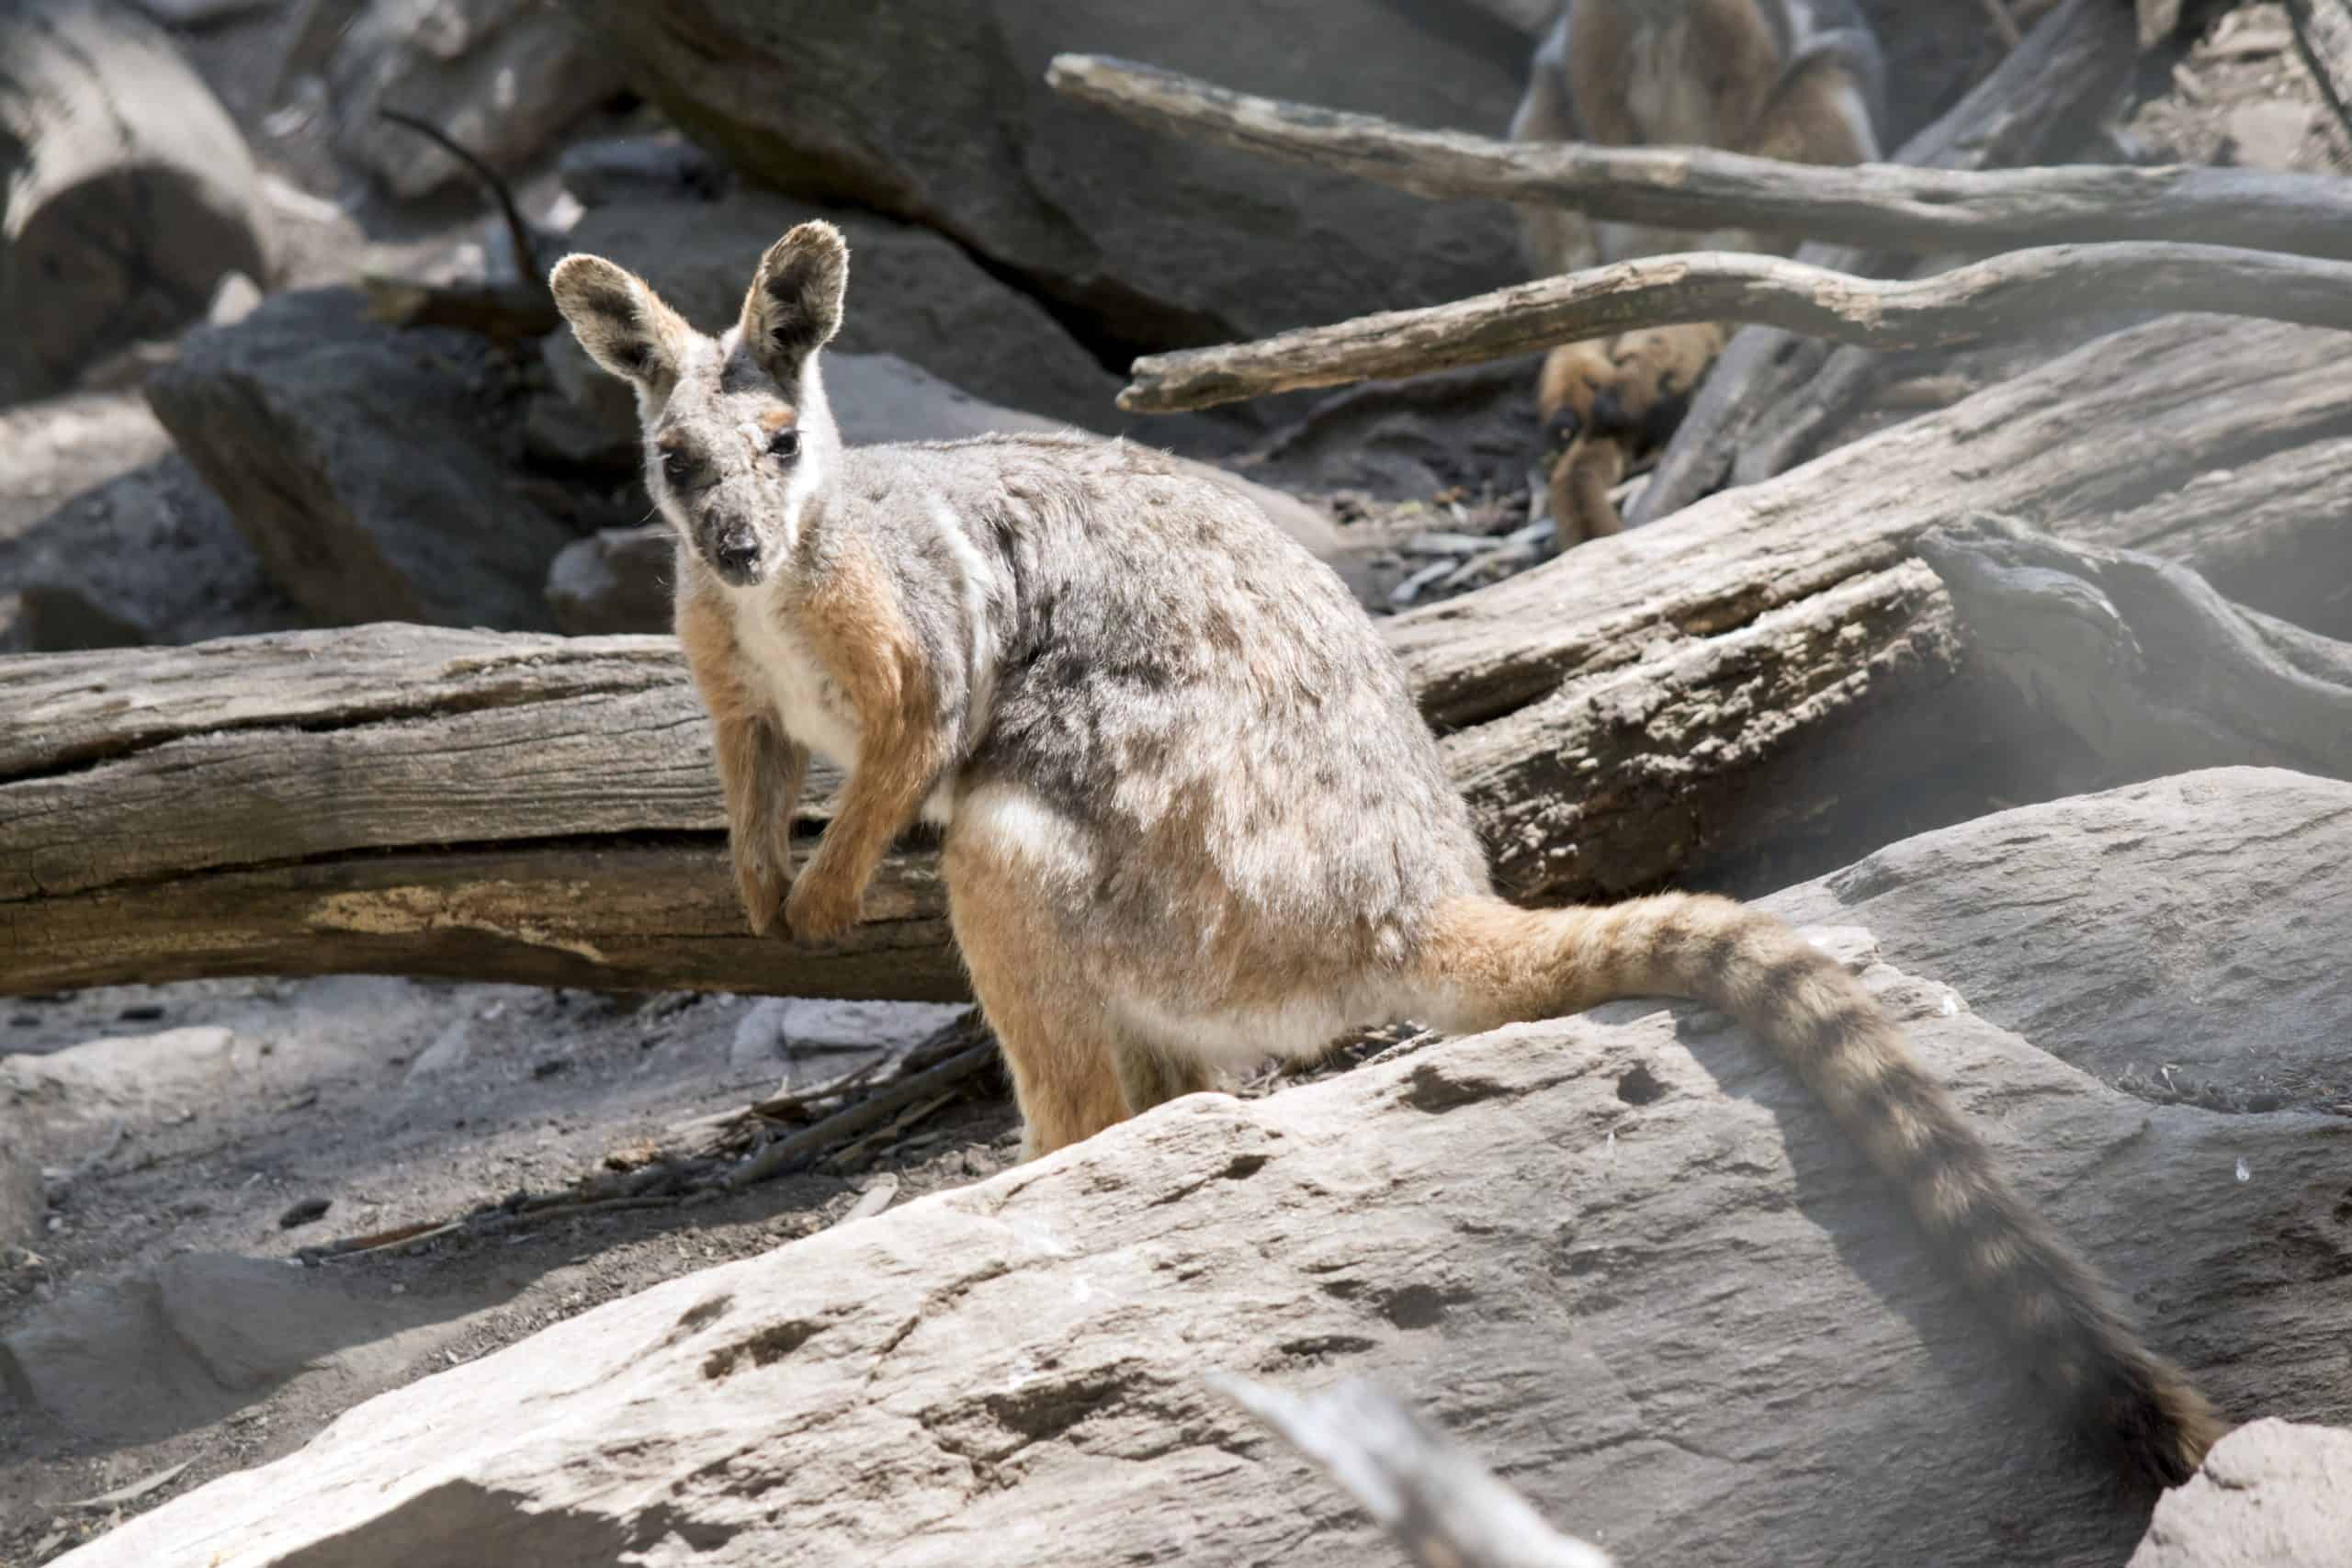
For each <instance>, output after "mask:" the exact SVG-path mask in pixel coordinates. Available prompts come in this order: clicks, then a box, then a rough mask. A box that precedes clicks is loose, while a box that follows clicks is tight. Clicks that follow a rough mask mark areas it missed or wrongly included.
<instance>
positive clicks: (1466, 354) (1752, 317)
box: [1119, 243, 2352, 413]
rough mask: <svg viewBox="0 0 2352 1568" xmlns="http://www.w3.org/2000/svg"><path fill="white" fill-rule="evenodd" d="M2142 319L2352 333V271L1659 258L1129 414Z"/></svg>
mask: <svg viewBox="0 0 2352 1568" xmlns="http://www.w3.org/2000/svg"><path fill="white" fill-rule="evenodd" d="M2135 309H2136V310H2197V311H2211V312H2214V313H2218V314H2225V315H2242V316H2260V317H2266V318H2268V319H2270V320H2273V321H2291V322H2294V323H2296V324H2298V325H2302V326H2319V327H2335V328H2352V263H2348V262H2340V261H2322V260H2318V259H2315V258H2312V257H2309V256H2289V255H2278V254H2273V253H2271V252H2268V251H2246V250H2238V249H2234V248H2233V247H2229V246H2223V245H2187V244H2170V243H2163V244H2157V243H2117V244H2103V245H2047V246H2042V247H2041V248H2038V249H2035V250H2026V251H2010V252H2007V253H2006V254H2001V255H1996V256H1990V257H1987V258H1985V260H1983V261H1977V262H1971V263H1969V264H1967V265H1963V266H1958V267H1954V268H1952V269H1951V271H1949V272H1941V273H1938V274H1936V275H1935V276H1931V277H1924V278H1914V279H1906V280H1899V281H1886V280H1882V279H1878V278H1870V277H1856V276H1852V275H1850V274H1847V273H1840V272H1831V271H1828V270H1826V269H1825V268H1822V267H1817V266H1810V265H1806V264H1804V263H1803V262H1797V261H1788V260H1783V259H1782V258H1781V257H1779V256H1770V255H1757V254H1746V253H1739V252H1729V251H1703V252H1695V253H1691V254H1681V255H1666V256H1645V257H1644V258H1642V259H1641V260H1638V261H1629V262H1618V263H1616V264H1614V265H1610V266H1600V267H1593V268H1591V269H1589V270H1588V271H1585V272H1576V273H1569V274H1566V276H1560V277H1547V278H1544V279H1542V280H1540V281H1537V282H1534V283H1521V284H1515V285H1513V286H1512V287H1510V288H1499V289H1497V290H1495V291H1494V292H1493V293H1491V294H1482V295H1479V296H1477V297H1476V298H1475V299H1461V300H1456V301H1454V302H1453V303H1452V304H1448V305H1434V306H1430V307H1429V308H1428V309H1425V310H1390V311H1386V312H1384V313H1382V314H1380V315H1376V316H1363V317H1359V318H1358V319H1356V320H1354V321H1340V322H1338V323H1336V324H1334V325H1331V326H1326V327H1305V328H1301V329H1299V330H1297V331H1295V332H1287V333H1282V334H1280V335H1279V336H1275V337H1271V338H1264V339H1261V340H1259V341H1257V342H1255V343H1244V344H1219V345H1218V346H1216V347H1214V348H1196V349H1186V350H1183V351H1181V352H1178V353H1174V354H1159V355H1147V356H1145V357H1143V358H1141V359H1138V360H1136V362H1135V365H1134V367H1133V369H1132V370H1131V372H1130V374H1131V375H1132V377H1133V379H1132V380H1131V381H1130V382H1129V383H1128V385H1127V387H1126V389H1125V390H1123V391H1122V392H1120V394H1119V406H1120V407H1121V408H1123V409H1127V410H1131V411H1134V412H1146V413H1161V412H1171V411H1176V410H1183V409H1203V408H1211V407H1214V406H1216V404H1219V403H1228V402H1235V401H1238V400H1242V399H1246V398H1258V397H1266V396H1270V395H1272V394H1273V393H1276V392H1287V391H1295V390H1297V389H1301V388H1308V387H1332V386H1339V385H1341V384H1343V383H1346V382H1350V381H1363V380H1371V379H1374V378H1393V377H1400V376H1413V375H1419V374H1422V373H1424V372H1427V371H1432V370H1447V369H1452V368H1453V367H1457V366H1464V365H1476V364H1479V363H1481V362H1483V361H1487V360H1492V359H1506V358H1510V357H1511V356H1513V355H1521V354H1526V353H1531V352H1532V351H1534V350H1538V349H1544V348H1550V347H1552V346H1553V345H1554V344H1563V343H1574V342H1577V341H1578V340H1580V339H1584V338H1589V337H1597V336H1600V335H1603V334H1606V333H1618V332H1625V331H1628V330H1631V329H1634V328H1638V327H1658V326H1668V325H1671V324H1673V323H1676V322H1680V321H1760V322H1764V323H1766V324H1769V325H1771V326H1777V327H1782V328H1785V329H1787V330H1789V331H1792V332H1798V333H1806V334H1808V335H1810V336H1814V337H1819V338H1826V339H1829V340H1831V341H1833V342H1838V343H1848V344H1863V345H1865V346H1868V347H1871V348H1925V347H1932V346H1939V345H1947V344H1960V343H1967V342H1971V341H1975V340H1979V339H1983V338H1986V337H1996V336H2000V335H2003V334H2007V333H2016V332H2019V331H2022V330H2025V329H2028V328H2030V327H2032V326H2034V325H2035V324H2037V323H2039V322H2043V321H2055V320H2063V319H2066V318H2071V317H2080V316H2084V315H2087V314H2091V313H2094V312H2106V311H2119V310H2135Z"/></svg>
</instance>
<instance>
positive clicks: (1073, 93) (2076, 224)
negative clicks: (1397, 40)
mask: <svg viewBox="0 0 2352 1568" xmlns="http://www.w3.org/2000/svg"><path fill="white" fill-rule="evenodd" d="M1046 81H1047V83H1048V84H1050V85H1052V86H1053V87H1055V88H1056V89H1057V90H1058V91H1060V92H1062V93H1064V94H1066V95H1068V96H1070V97H1073V98H1076V99H1078V100H1079V101H1080V102H1082V103H1089V104H1093V105H1095V106H1097V107H1102V108H1105V109H1108V110H1110V111H1112V112H1113V113H1114V114H1117V115H1119V116H1120V117H1121V118H1125V119H1128V120H1132V121H1134V122H1135V123H1136V124H1138V125H1141V126H1143V127H1144V128H1146V129H1147V130H1159V131H1165V132H1168V133H1170V134H1172V135H1181V136H1189V137H1193V138H1195V139H1197V140H1200V141H1209V142H1213V143H1215V144H1216V145H1218V146H1221V147H1230V148H1232V149H1234V150H1235V151H1237V152H1250V153H1255V154H1257V155H1259V156H1261V157H1267V158H1273V159H1277V160H1280V161H1282V162H1284V163H1291V164H1304V165H1306V166H1307V167H1309V168H1315V169H1323V170H1328V171H1330V172H1333V173H1337V174H1344V175H1355V176H1357V177H1358V178H1362V179H1367V180H1372V181H1375V182H1377V183H1379V184H1381V185H1385V186H1395V187H1397V189H1399V190H1404V191H1409V192H1411V193H1412V194H1413V195H1415V196H1422V197H1430V199H1432V200H1457V199H1461V198H1464V197H1470V198H1477V197H1484V198H1486V199H1488V200H1493V201H1507V202H1511V203H1515V204H1524V205H1534V206H1555V207H1566V208H1573V209H1577V210H1578V211H1580V212H1583V213H1585V214H1586V215H1587V216H1589V217H1591V218H1596V219H1603V220H1610V221H1613V222H1621V223H1641V224H1648V225H1654V226H1657V227H1659V228H1665V229H1682V230H1688V231H1692V232H1701V231H1707V230H1711V229H1720V228H1726V227H1737V228H1742V229H1747V230H1751V231H1756V232H1758V233H1760V234H1768V235H1777V236H1785V237H1788V238H1791V239H1796V240H1809V241H1816V242H1831V243H1841V244H1847V245H1856V246H1866V247H1871V248H1875V249H1879V250H1887V251H1903V252H1920V251H1939V250H1950V251H1969V252H1981V251H1992V250H2007V249H2011V248H2016V247H2019V246H2025V245H2046V244H2058V243H2085V242H2089V241H2103V240H2179V239H2184V238H2187V237H2189V236H2194V235H2208V234H2227V235H2228V236H2230V239H2231V241H2232V242H2233V243H2236V244H2239V245H2243V246H2245V248H2247V249H2249V250H2267V251H2284V252H2289V253H2291V254H2298V255H2311V256H2327V257H2333V258H2335V259H2338V260H2344V259H2352V187H2347V186H2346V184H2345V182H2344V181H2343V180H2342V179H2340V178H2337V177H2336V176H2335V175H2302V174H2272V173H2267V172H2264V171H2261V170H2253V169H2220V168H2205V167H2199V166H2192V165H2186V164H2174V165H2169V166H2164V167H2151V168H2132V167H2119V166H2115V165H2111V164H2074V165H2057V166H2050V167H2043V168H2030V169H2004V170H1989V171H1988V170H1981V169H1972V168H1933V167H1922V166H1916V165H1906V164H1795V163H1786V162H1782V161H1781V160H1778V159H1772V158H1757V157H1750V156H1747V155H1746V154H1744V153H1738V152H1718V151H1715V150H1714V149H1712V148H1691V147H1605V146H1600V145H1597V144H1595V143H1591V142H1581V141H1558V142H1541V141H1496V140H1493V139H1491V138H1488V137H1484V136H1473V135H1470V134H1468V133H1466V132H1464V131H1455V130H1420V129H1417V128H1414V127H1410V126H1402V125H1397V124H1396V123H1394V122H1393V121H1389V120H1385V119H1382V118H1379V117H1377V116H1375V115H1367V114H1351V113H1344V112H1342V111H1340V110H1337V109H1329V108H1324V107H1320V106H1317V105H1313V104H1297V103H1288V102H1285V101H1283V100H1282V99H1279V98H1265V97H1258V96H1253V95H1250V94H1247V93H1237V92H1233V91H1231V90H1230V89H1227V88H1225V87H1220V86H1217V85H1216V84H1214V83H1210V82H1204V81H1202V80H1201V79H1200V78H1198V77H1195V76H1187V75H1184V74H1182V73H1179V72H1174V71H1166V70H1162V69H1160V68H1159V67H1157V66H1151V65H1144V64H1138V63H1136V62H1133V61H1126V60H1114V59H1111V58H1109V57H1107V56H1103V55H1093V54H1064V55H1057V56H1056V57H1055V60H1054V62H1053V65H1052V67H1051V68H1050V69H1049V70H1048V71H1047V72H1046Z"/></svg>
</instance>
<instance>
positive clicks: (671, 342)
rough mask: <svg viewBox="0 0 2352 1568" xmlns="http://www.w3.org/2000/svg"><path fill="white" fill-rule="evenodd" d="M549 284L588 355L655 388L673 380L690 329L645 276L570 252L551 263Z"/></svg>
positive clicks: (663, 387)
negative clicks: (553, 265)
mask: <svg viewBox="0 0 2352 1568" xmlns="http://www.w3.org/2000/svg"><path fill="white" fill-rule="evenodd" d="M548 288H550V289H552V290H553V291H554V293H555V307H556V309H557V310H560V311H562V312H563V319H564V320H565V321H569V322H571V333H572V335H573V336H574V337H577V338H578V339H579V340H580V346H581V347H582V348H584V349H586V350H587V351H588V357H589V358H591V359H593V360H594V361H595V362H596V363H597V364H599V365H601V366H603V367H605V369H606V370H609V371H611V372H612V373H613V374H614V375H616V376H618V377H620V378H622V379H624V380H628V381H634V382H636V383H638V384H639V386H643V387H648V388H650V389H654V390H656V391H662V390H666V389H668V388H670V387H672V386H673V385H675V384H676V382H677V379H678V364H679V360H680V357H681V355H683V354H684V348H685V344H686V340H687V338H688V336H689V335H690V334H691V333H692V332H693V329H692V328H691V327H689V326H687V325H686V323H685V321H684V319H683V318H681V317H680V316H679V315H678V313H677V312H676V311H675V310H671V309H670V307H668V306H667V305H664V304H663V303H662V299H661V297H660V296H659V295H657V294H655V293H654V292H653V288H652V286H651V285H650V284H648V283H647V282H646V281H645V280H644V279H643V278H641V277H639V276H637V275H636V274H635V273H632V272H630V271H628V269H627V268H626V267H619V266H615V265H613V264H612V263H611V262H608V261H606V260H605V258H604V257H602V256H590V255H569V256H566V257H564V258H563V259H562V260H561V261H560V262H558V263H556V264H555V270H554V271H553V272H552V273H550V274H548Z"/></svg>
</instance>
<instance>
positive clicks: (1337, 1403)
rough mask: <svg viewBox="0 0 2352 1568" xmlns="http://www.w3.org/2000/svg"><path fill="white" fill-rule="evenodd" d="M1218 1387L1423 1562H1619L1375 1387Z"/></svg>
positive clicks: (1607, 1566) (1590, 1565)
mask: <svg viewBox="0 0 2352 1568" xmlns="http://www.w3.org/2000/svg"><path fill="white" fill-rule="evenodd" d="M1209 1382H1210V1386H1212V1387H1213V1388H1215V1389H1216V1391H1217V1392H1218V1393H1222V1394H1223V1395H1225V1396H1226V1397H1227V1399H1230V1400H1231V1401H1233V1402H1234V1403H1235V1404H1238V1405H1240V1406H1241V1407H1242V1408H1243V1409H1244V1410H1247V1411H1248V1412H1250V1415H1252V1416H1256V1417H1257V1418H1258V1419H1259V1420H1261V1421H1262V1422H1264V1423H1265V1424H1266V1425H1267V1426H1269V1427H1272V1428H1273V1429H1274V1431H1275V1432H1276V1433H1277V1434H1279V1435H1280V1436H1281V1438H1283V1441H1285V1442H1287V1443H1289V1444H1290V1446H1291V1447H1292V1448H1294V1449H1296V1450H1298V1451H1299V1452H1300V1453H1301V1454H1303V1455H1305V1456H1306V1458H1308V1459H1310V1460H1313V1461H1315V1462H1316V1463H1317V1464H1318V1465H1320V1466H1322V1467H1323V1469H1324V1470H1325V1471H1327V1472H1329V1474H1330V1477H1331V1479H1332V1480H1334V1481H1336V1482H1338V1483H1340V1486H1342V1487H1344V1488H1345V1489H1346V1490H1347V1493H1348V1495H1350V1496H1351V1497H1353V1498H1354V1499H1355V1500H1356V1501H1357V1502H1359V1503H1361V1504H1363V1507H1364V1511H1365V1512H1366V1513H1368V1514H1370V1515H1371V1516H1372V1517H1373V1521H1374V1523H1375V1524H1377V1525H1379V1526H1380V1527H1381V1528H1382V1529H1385V1530H1386V1531H1387V1532H1388V1533H1389V1534H1390V1535H1392V1536H1394V1537H1396V1538H1397V1543H1398V1544H1399V1545H1401V1546H1402V1547H1404V1549H1405V1551H1406V1554H1407V1555H1408V1556H1409V1557H1410V1558H1412V1560H1413V1561H1414V1562H1417V1563H1419V1564H1420V1568H1612V1564H1613V1559H1611V1557H1610V1555H1609V1554H1608V1553H1607V1552H1605V1551H1601V1550H1600V1548H1599V1547H1596V1546H1592V1545H1590V1544H1589V1543H1587V1542H1585V1541H1581V1540H1576V1539H1575V1538H1573V1537H1570V1536H1564V1535H1562V1534H1560V1533H1559V1532H1558V1531H1557V1530H1555V1529H1553V1528H1552V1527H1551V1526H1549V1525H1547V1524H1545V1523H1544V1518H1543V1516H1542V1515H1540V1514H1538V1513H1536V1511H1535V1510H1534V1509H1533V1508H1532V1507H1530V1506H1528V1504H1527V1500H1526V1499H1525V1498H1523V1497H1521V1495H1519V1494H1518V1493H1517V1492H1515V1491H1513V1490H1511V1488H1510V1487H1509V1486H1507V1485H1505V1484H1504V1483H1502V1482H1501V1481H1500V1480H1498V1479H1497V1477H1496V1476H1495V1474H1494V1472H1491V1471H1489V1470H1488V1469H1487V1467H1486V1466H1485V1465H1483V1464H1481V1463H1479V1462H1478V1460H1477V1457H1476V1455H1474V1454H1473V1453H1471V1451H1470V1450H1468V1449H1466V1448H1464V1447H1463V1446H1462V1445H1461V1444H1459V1443H1457V1442H1455V1441H1453V1439H1452V1438H1449V1437H1447V1436H1446V1435H1445V1434H1444V1433H1442V1432H1441V1431H1439V1430H1437V1429H1436V1428H1435V1427H1431V1426H1430V1425H1429V1424H1428V1423H1426V1422H1424V1421H1422V1420H1421V1419H1420V1418H1419V1417H1418V1416H1415V1415H1414V1414H1413V1413H1412V1412H1411V1411H1409V1410H1408V1409H1406V1408H1405V1407H1404V1406H1403V1405H1402V1404H1398V1403H1397V1401H1396V1400H1394V1399H1392V1398H1390V1397H1389V1396H1388V1395H1387V1394H1386V1393H1383V1392H1382V1391H1381V1390H1380V1389H1379V1388H1377V1387H1376V1386H1374V1384H1372V1383H1370V1382H1365V1381H1363V1380H1362V1379H1350V1380H1349V1381H1347V1382H1342V1383H1340V1384H1339V1385H1338V1386H1337V1387H1334V1388H1329V1389H1326V1390H1325V1391H1324V1392H1322V1393H1317V1394H1314V1395H1311V1396H1309V1397H1307V1398H1305V1399H1302V1398H1299V1397H1298V1396H1296V1395H1295V1394H1290V1393H1283V1391H1282V1390H1281V1389H1278V1388H1273V1387H1270V1386H1268V1385H1267V1384H1264V1383H1259V1382H1250V1381H1249V1380H1248V1379H1246V1378H1238V1377H1234V1376H1231V1375H1229V1374H1228V1375H1219V1376H1214V1377H1212V1378H1210V1380H1209Z"/></svg>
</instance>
